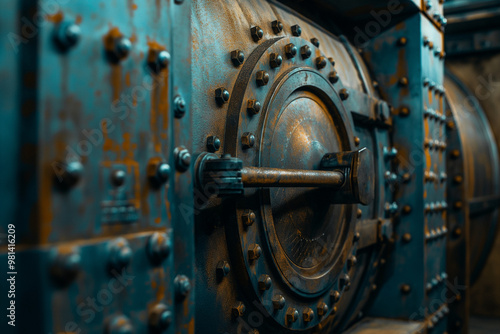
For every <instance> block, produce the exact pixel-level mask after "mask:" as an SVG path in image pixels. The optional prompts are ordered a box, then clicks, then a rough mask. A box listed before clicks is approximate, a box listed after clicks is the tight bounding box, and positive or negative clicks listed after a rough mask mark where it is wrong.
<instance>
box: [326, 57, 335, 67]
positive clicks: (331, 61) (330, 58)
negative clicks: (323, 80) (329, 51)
mask: <svg viewBox="0 0 500 334" xmlns="http://www.w3.org/2000/svg"><path fill="white" fill-rule="evenodd" d="M328 61H329V62H330V64H331V65H332V66H335V60H334V59H333V57H328Z"/></svg>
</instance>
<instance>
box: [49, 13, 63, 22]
mask: <svg viewBox="0 0 500 334" xmlns="http://www.w3.org/2000/svg"><path fill="white" fill-rule="evenodd" d="M45 19H46V20H47V21H49V22H52V23H61V22H62V20H63V19H64V14H63V13H62V12H61V11H58V12H57V13H55V14H47V15H46V16H45Z"/></svg>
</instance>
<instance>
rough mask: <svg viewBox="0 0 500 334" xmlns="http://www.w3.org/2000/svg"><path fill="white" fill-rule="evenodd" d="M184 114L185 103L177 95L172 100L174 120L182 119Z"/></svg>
mask: <svg viewBox="0 0 500 334" xmlns="http://www.w3.org/2000/svg"><path fill="white" fill-rule="evenodd" d="M185 113H186V101H184V99H183V98H182V96H180V95H177V96H176V97H175V98H174V114H175V117H176V118H182V116H184V114H185Z"/></svg>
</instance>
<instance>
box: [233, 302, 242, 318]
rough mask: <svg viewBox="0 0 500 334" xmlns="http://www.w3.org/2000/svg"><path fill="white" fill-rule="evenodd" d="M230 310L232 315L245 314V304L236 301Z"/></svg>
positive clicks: (239, 315)
mask: <svg viewBox="0 0 500 334" xmlns="http://www.w3.org/2000/svg"><path fill="white" fill-rule="evenodd" d="M231 311H232V313H233V316H234V317H242V316H243V314H245V304H243V303H242V302H238V303H236V305H234V306H233V308H232V310H231Z"/></svg>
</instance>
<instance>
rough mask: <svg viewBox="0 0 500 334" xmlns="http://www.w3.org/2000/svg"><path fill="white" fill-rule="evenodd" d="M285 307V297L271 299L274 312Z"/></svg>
mask: <svg viewBox="0 0 500 334" xmlns="http://www.w3.org/2000/svg"><path fill="white" fill-rule="evenodd" d="M284 307H285V297H283V296H282V295H276V296H274V297H273V308H274V309H275V310H281V309H283V308H284Z"/></svg>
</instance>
